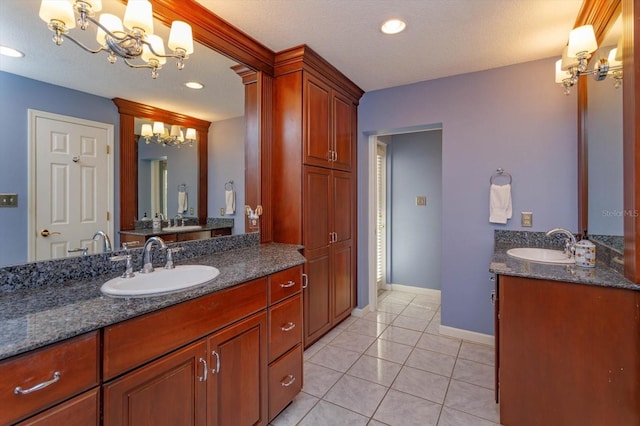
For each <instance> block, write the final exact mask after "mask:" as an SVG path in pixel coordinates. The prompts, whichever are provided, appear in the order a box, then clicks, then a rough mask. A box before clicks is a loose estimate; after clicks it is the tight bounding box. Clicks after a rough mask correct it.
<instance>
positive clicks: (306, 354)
mask: <svg viewBox="0 0 640 426" xmlns="http://www.w3.org/2000/svg"><path fill="white" fill-rule="evenodd" d="M325 346H326V345H323V344H322V343H319V342H316V343H314V344H313V345H311V346H309V347H308V348H307V349H305V350H304V359H305V360H307V359H309V358H311V357H312V356H314V355H315V354H316V353H317V352H318V351H319V350H320V349H322V348H324V347H325Z"/></svg>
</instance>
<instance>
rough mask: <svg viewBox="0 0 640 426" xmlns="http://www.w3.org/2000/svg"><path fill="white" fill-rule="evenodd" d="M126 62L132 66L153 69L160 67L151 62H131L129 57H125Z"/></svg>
mask: <svg viewBox="0 0 640 426" xmlns="http://www.w3.org/2000/svg"><path fill="white" fill-rule="evenodd" d="M124 63H125V64H127V65H128V66H129V67H131V68H151V69H154V68H160V67H158V66H154V65H151V64H133V63H131V62H129V60H128V59H127V58H124Z"/></svg>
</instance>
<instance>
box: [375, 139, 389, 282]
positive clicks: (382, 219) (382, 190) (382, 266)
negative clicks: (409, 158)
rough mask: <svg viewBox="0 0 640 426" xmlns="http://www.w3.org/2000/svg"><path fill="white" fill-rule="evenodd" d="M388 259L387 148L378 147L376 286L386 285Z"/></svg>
mask: <svg viewBox="0 0 640 426" xmlns="http://www.w3.org/2000/svg"><path fill="white" fill-rule="evenodd" d="M386 257H387V146H386V145H385V144H383V143H377V145H376V284H377V288H378V289H380V287H381V286H382V284H385V283H386Z"/></svg>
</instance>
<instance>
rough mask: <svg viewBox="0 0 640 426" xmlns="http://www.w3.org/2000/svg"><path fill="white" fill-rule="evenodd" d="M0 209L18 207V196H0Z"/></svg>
mask: <svg viewBox="0 0 640 426" xmlns="http://www.w3.org/2000/svg"><path fill="white" fill-rule="evenodd" d="M0 207H18V194H0Z"/></svg>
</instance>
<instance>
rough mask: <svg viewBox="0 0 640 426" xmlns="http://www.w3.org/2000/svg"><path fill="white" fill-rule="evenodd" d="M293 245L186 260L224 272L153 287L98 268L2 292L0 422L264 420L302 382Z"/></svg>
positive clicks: (298, 273)
mask: <svg viewBox="0 0 640 426" xmlns="http://www.w3.org/2000/svg"><path fill="white" fill-rule="evenodd" d="M298 250H299V247H297V246H290V245H281V244H267V245H260V246H255V247H248V248H242V249H238V250H231V251H225V252H221V253H217V254H213V255H208V256H203V257H198V258H194V259H189V260H184V261H183V262H185V263H198V264H204V265H211V266H216V267H217V268H218V269H219V270H220V275H219V276H218V277H217V278H216V279H214V280H213V281H212V282H211V283H208V284H204V285H202V286H198V287H194V288H191V289H188V290H185V291H181V292H176V293H172V294H167V295H161V296H154V297H146V298H112V297H108V296H104V295H102V294H101V293H100V290H99V289H100V284H101V283H102V282H104V281H105V277H104V276H100V277H97V278H95V279H88V280H78V281H75V282H68V283H65V284H64V285H52V286H48V287H43V288H34V289H25V290H20V291H16V292H9V293H6V294H2V295H0V306H1V307H2V312H3V313H2V317H3V318H2V320H3V321H1V322H0V334H1V335H2V340H1V341H0V359H1V360H0V391H1V392H0V393H1V394H0V405H1V406H2V407H10V408H8V409H5V408H3V409H2V410H0V424H3V425H4V424H14V423H15V422H21V423H19V424H62V423H64V424H67V425H74V424H78V425H87V424H105V425H106V424H114V425H115V424H118V425H122V424H143V423H144V424H219V425H227V424H267V423H268V422H269V421H270V420H271V419H273V418H274V417H275V416H276V415H277V414H278V413H279V412H280V411H281V410H282V409H283V408H284V407H285V406H286V405H287V404H288V403H289V402H290V401H291V400H292V399H293V398H294V397H295V395H296V394H297V393H298V392H299V391H300V390H301V388H302V333H301V331H302V296H301V290H302V285H301V284H302V266H301V265H302V264H303V263H304V258H303V257H302V256H301V255H300V253H299V251H298Z"/></svg>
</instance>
